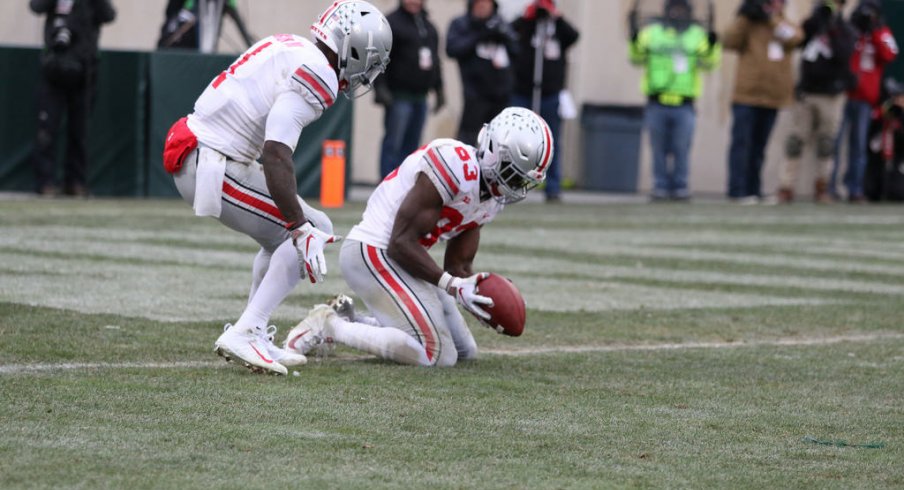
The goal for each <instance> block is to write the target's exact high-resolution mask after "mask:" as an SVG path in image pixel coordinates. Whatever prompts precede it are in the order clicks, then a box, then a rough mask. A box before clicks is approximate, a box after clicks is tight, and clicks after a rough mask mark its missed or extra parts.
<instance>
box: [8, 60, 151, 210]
mask: <svg viewBox="0 0 904 490" xmlns="http://www.w3.org/2000/svg"><path fill="white" fill-rule="evenodd" d="M40 53H41V51H40V50H39V49H35V48H0V73H3V83H2V85H3V90H0V107H3V108H4V110H3V113H4V114H3V117H2V118H0V190H4V191H24V192H28V191H31V190H33V187H34V175H33V173H32V163H31V153H32V149H33V148H34V138H35V130H36V118H37V113H36V111H37V91H38V81H39V77H40V73H39V69H40V68H39V64H38V60H39V57H40ZM146 57H147V54H145V53H131V52H124V51H106V52H103V53H101V54H100V60H101V61H100V67H99V72H98V81H97V93H96V97H95V99H94V110H93V112H92V114H91V117H90V120H89V122H88V186H89V188H90V189H91V192H93V193H94V194H96V195H100V196H142V195H144V193H145V189H144V173H145V167H146V162H145V160H146V158H145V151H146V150H145V123H144V120H145V114H144V108H145V105H146V101H145V97H146V90H145V89H146V78H147V76H146V65H147V61H146V59H145V58H146ZM65 134H66V124H65V119H64V122H63V124H61V126H60V128H59V130H58V131H57V141H58V147H59V150H58V155H57V162H58V164H57V173H58V175H59V176H60V177H62V167H63V163H62V160H63V158H64V156H65V155H64V153H63V152H64V150H65Z"/></svg>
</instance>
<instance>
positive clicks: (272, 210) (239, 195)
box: [223, 181, 286, 221]
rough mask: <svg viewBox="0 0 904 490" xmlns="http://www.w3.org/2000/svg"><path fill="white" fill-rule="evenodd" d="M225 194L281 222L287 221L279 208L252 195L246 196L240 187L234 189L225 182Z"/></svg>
mask: <svg viewBox="0 0 904 490" xmlns="http://www.w3.org/2000/svg"><path fill="white" fill-rule="evenodd" d="M223 193H224V194H226V195H227V196H230V197H232V198H233V199H235V200H237V201H240V202H242V203H245V204H247V205H249V206H251V207H253V208H255V209H258V210H260V211H263V212H265V213H267V214H269V215H270V216H273V217H274V218H276V219H278V220H280V221H286V218H284V217H283V215H282V213H281V212H279V208H277V207H276V206H274V205H272V204H270V203H268V202H265V201H262V200H260V199H258V198H256V197H254V196H252V195H250V194H245V193H244V192H242V190H241V189H239V188H238V187H234V186H233V185H232V184H230V183H229V182H226V181H224V182H223Z"/></svg>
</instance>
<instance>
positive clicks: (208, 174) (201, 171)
mask: <svg viewBox="0 0 904 490" xmlns="http://www.w3.org/2000/svg"><path fill="white" fill-rule="evenodd" d="M225 176H226V156H225V155H223V154H222V153H220V152H218V151H216V150H212V149H210V148H205V147H203V146H201V147H199V148H198V170H197V175H195V202H194V205H193V207H194V208H195V215H196V216H213V217H214V218H219V217H220V211H221V210H222V208H223V178H224V177H225Z"/></svg>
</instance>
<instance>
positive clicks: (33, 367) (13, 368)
mask: <svg viewBox="0 0 904 490" xmlns="http://www.w3.org/2000/svg"><path fill="white" fill-rule="evenodd" d="M223 366H228V364H226V363H225V362H222V361H221V362H214V361H210V362H207V361H174V362H65V363H60V364H7V365H0V374H19V373H42V372H47V371H74V370H83V369H84V370H89V369H194V368H215V367H223Z"/></svg>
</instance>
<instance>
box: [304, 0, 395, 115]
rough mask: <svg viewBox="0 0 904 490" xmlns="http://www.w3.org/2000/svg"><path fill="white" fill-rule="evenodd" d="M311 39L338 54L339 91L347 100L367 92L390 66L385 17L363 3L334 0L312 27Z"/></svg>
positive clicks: (388, 40) (388, 30)
mask: <svg viewBox="0 0 904 490" xmlns="http://www.w3.org/2000/svg"><path fill="white" fill-rule="evenodd" d="M311 36H312V37H313V38H314V39H315V40H317V41H321V42H323V43H324V44H326V45H327V47H329V48H330V49H331V50H332V51H333V52H334V53H336V55H338V57H339V90H340V91H342V92H343V93H345V95H346V96H347V97H348V98H356V97H360V96H362V95H364V94H366V93H367V92H369V91H370V90H371V89H372V88H373V82H374V80H376V78H377V76H379V75H380V74H381V73H383V71H385V70H386V66H387V65H388V64H389V51H390V50H391V49H392V29H390V27H389V22H388V21H387V20H386V17H384V16H383V14H382V13H380V11H379V10H378V9H377V8H376V7H374V6H373V5H371V4H370V3H368V2H365V1H363V0H336V1H334V2H333V4H332V5H330V7H329V8H327V9H326V10H325V11H324V12H323V13H322V14H321V15H320V17H318V18H317V21H316V22H314V24H313V25H311ZM359 89H361V90H359Z"/></svg>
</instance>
